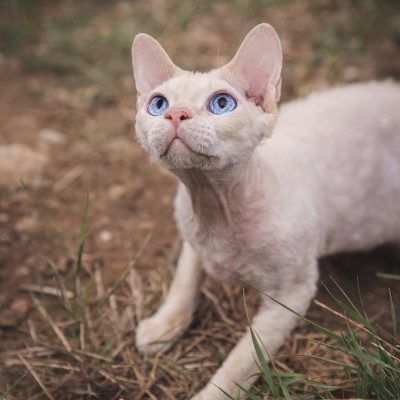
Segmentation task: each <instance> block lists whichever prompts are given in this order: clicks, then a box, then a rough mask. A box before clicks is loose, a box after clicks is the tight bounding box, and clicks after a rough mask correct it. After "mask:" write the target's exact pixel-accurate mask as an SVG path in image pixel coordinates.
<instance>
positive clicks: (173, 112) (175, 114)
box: [164, 108, 191, 128]
mask: <svg viewBox="0 0 400 400" xmlns="http://www.w3.org/2000/svg"><path fill="white" fill-rule="evenodd" d="M164 118H166V119H170V120H171V122H172V125H173V126H174V127H175V128H177V127H178V126H179V124H180V123H181V122H182V121H183V120H185V119H189V118H191V115H190V114H189V112H188V111H186V110H184V109H182V108H179V109H178V108H170V109H169V110H168V111H167V112H166V113H165V114H164Z"/></svg>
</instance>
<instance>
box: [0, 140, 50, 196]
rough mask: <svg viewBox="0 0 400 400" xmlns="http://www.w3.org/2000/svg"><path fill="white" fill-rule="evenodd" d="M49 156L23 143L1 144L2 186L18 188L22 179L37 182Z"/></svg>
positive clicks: (0, 183) (0, 182) (0, 166)
mask: <svg viewBox="0 0 400 400" xmlns="http://www.w3.org/2000/svg"><path fill="white" fill-rule="evenodd" d="M47 162H48V158H47V155H46V154H44V153H40V152H38V151H35V150H33V149H31V148H29V147H28V146H25V145H23V144H10V145H3V146H0V186H5V187H8V188H16V187H18V186H20V185H21V181H23V182H26V183H28V184H29V183H32V182H34V183H35V182H37V180H38V178H39V176H40V173H41V171H42V169H43V167H44V166H45V165H46V164H47Z"/></svg>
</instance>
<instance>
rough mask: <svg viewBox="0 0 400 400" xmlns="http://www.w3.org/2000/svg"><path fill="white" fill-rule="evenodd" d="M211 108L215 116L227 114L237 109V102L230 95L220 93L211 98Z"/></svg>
mask: <svg viewBox="0 0 400 400" xmlns="http://www.w3.org/2000/svg"><path fill="white" fill-rule="evenodd" d="M209 107H210V111H211V112H212V113H213V114H216V115H221V114H226V113H229V112H231V111H233V110H234V109H235V108H236V100H235V99H234V98H233V97H232V96H231V95H230V94H227V93H218V94H216V95H215V96H213V97H212V98H211V100H210V103H209Z"/></svg>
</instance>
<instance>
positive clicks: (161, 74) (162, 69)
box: [132, 33, 181, 94]
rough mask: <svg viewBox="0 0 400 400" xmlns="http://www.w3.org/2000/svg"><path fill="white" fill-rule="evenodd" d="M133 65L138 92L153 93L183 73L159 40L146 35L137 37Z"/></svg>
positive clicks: (133, 51) (134, 42) (133, 49)
mask: <svg viewBox="0 0 400 400" xmlns="http://www.w3.org/2000/svg"><path fill="white" fill-rule="evenodd" d="M132 65H133V74H134V76H135V84H136V90H137V92H138V93H139V94H146V93H148V92H151V91H152V90H153V89H154V88H156V87H157V86H159V85H161V84H162V83H163V82H165V81H166V80H168V79H171V78H172V77H173V76H174V75H175V74H176V73H177V72H178V71H181V70H180V68H178V67H177V66H176V65H175V64H174V63H173V62H172V61H171V59H170V58H169V56H168V54H167V53H166V52H165V50H164V49H163V48H162V47H161V45H160V43H158V42H157V40H155V39H153V38H152V37H151V36H149V35H147V34H145V33H139V34H138V35H136V37H135V39H134V41H133V44H132Z"/></svg>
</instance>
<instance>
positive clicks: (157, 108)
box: [147, 95, 169, 117]
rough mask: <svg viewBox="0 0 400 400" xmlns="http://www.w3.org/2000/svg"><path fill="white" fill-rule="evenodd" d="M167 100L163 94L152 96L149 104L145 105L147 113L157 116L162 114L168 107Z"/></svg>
mask: <svg viewBox="0 0 400 400" xmlns="http://www.w3.org/2000/svg"><path fill="white" fill-rule="evenodd" d="M168 105H169V104H168V100H167V99H166V98H165V97H164V96H160V95H158V96H154V97H153V98H152V99H151V101H150V103H149V105H148V106H147V111H148V112H149V114H151V115H154V116H155V117H158V116H159V115H162V114H164V111H165V110H166V109H167V108H168Z"/></svg>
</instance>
